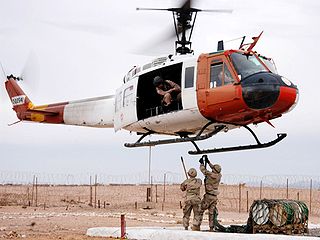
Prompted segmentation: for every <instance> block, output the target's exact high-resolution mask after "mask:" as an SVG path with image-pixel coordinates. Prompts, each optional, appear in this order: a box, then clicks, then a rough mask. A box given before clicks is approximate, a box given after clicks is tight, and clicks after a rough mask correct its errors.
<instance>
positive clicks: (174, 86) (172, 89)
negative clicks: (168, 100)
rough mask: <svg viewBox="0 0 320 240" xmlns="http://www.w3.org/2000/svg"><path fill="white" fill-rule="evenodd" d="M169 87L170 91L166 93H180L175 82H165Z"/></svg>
mask: <svg viewBox="0 0 320 240" xmlns="http://www.w3.org/2000/svg"><path fill="white" fill-rule="evenodd" d="M165 81H166V82H167V83H168V84H169V85H170V86H171V89H169V90H168V91H167V92H169V93H170V92H173V91H176V92H181V88H180V86H179V85H178V84H176V83H175V82H173V81H170V80H165Z"/></svg>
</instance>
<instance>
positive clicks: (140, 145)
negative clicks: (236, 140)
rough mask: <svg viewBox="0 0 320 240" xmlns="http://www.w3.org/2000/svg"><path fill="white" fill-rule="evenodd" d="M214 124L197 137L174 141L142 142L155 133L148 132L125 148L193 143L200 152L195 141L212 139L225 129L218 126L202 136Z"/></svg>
mask: <svg viewBox="0 0 320 240" xmlns="http://www.w3.org/2000/svg"><path fill="white" fill-rule="evenodd" d="M211 124H213V123H212V122H210V123H208V124H206V125H205V126H204V127H203V128H202V129H201V131H200V132H199V133H198V134H197V136H195V137H188V136H186V135H185V136H181V138H174V139H163V140H158V141H146V142H141V141H142V139H143V138H145V137H146V136H148V135H150V134H152V133H154V132H152V131H150V132H147V133H145V134H143V135H142V137H141V138H140V139H139V140H138V141H137V142H135V143H125V144H124V146H125V147H131V148H132V147H148V146H156V145H162V144H170V143H182V142H191V143H192V144H193V145H194V146H195V147H196V149H197V150H200V149H199V148H198V147H197V145H196V143H195V141H200V140H205V139H208V138H210V137H212V136H213V135H215V134H217V133H218V132H220V131H221V130H222V129H224V128H225V126H224V125H219V126H216V127H215V129H214V130H213V131H211V132H210V133H208V134H204V135H201V134H202V133H203V131H204V130H205V129H206V128H207V127H208V126H209V125H211Z"/></svg>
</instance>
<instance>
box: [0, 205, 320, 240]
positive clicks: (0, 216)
mask: <svg viewBox="0 0 320 240" xmlns="http://www.w3.org/2000/svg"><path fill="white" fill-rule="evenodd" d="M120 210H121V209H120ZM121 213H123V212H121V211H118V210H117V209H94V208H91V207H89V206H88V207H84V206H83V207H79V206H72V207H69V208H68V209H67V210H66V208H62V207H51V208H46V209H45V210H44V209H43V208H35V207H27V208H25V207H24V208H22V207H17V206H5V207H1V208H0V238H23V239H99V238H98V237H88V236H86V235H85V233H86V231H87V229H88V228H91V227H117V226H119V227H120V215H121ZM205 217H206V216H205ZM181 218H182V212H181V210H180V209H178V210H173V211H158V210H154V209H153V210H152V209H150V210H143V209H138V210H132V211H126V225H127V226H128V227H133V226H141V227H143V226H158V227H159V226H164V227H165V226H167V227H175V226H181ZM219 219H220V220H221V223H222V224H244V223H245V222H246V219H247V213H241V214H239V213H231V212H220V214H219ZM235 219H236V220H235ZM316 221H317V219H311V221H310V222H313V223H317V222H316ZM318 221H319V220H318ZM207 224H208V222H207V220H205V221H204V222H203V226H206V225H207ZM100 239H101V238H100Z"/></svg>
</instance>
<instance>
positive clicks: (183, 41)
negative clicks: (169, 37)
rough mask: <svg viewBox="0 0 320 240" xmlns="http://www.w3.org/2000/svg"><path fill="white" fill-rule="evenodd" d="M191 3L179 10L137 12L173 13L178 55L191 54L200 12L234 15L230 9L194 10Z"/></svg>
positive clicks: (164, 9)
mask: <svg viewBox="0 0 320 240" xmlns="http://www.w3.org/2000/svg"><path fill="white" fill-rule="evenodd" d="M191 1H192V0H186V1H185V2H184V4H183V5H182V6H181V7H179V8H137V10H158V11H170V12H172V16H173V22H174V28H175V31H176V36H177V41H176V42H175V43H176V53H178V54H189V53H192V52H193V50H192V49H191V36H192V32H193V27H194V24H195V21H196V18H197V14H198V12H200V11H201V12H214V13H232V10H230V9H214V10H201V9H197V8H192V7H191ZM188 30H190V32H189V35H188V36H187V31H188ZM180 34H181V37H180Z"/></svg>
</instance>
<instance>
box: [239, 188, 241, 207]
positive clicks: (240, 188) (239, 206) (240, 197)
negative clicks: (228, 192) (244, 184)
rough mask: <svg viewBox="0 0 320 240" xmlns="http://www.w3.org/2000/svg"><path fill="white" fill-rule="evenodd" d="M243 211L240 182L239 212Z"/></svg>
mask: <svg viewBox="0 0 320 240" xmlns="http://www.w3.org/2000/svg"><path fill="white" fill-rule="evenodd" d="M240 212H241V183H239V213H240Z"/></svg>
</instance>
